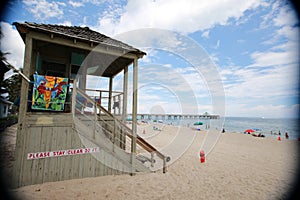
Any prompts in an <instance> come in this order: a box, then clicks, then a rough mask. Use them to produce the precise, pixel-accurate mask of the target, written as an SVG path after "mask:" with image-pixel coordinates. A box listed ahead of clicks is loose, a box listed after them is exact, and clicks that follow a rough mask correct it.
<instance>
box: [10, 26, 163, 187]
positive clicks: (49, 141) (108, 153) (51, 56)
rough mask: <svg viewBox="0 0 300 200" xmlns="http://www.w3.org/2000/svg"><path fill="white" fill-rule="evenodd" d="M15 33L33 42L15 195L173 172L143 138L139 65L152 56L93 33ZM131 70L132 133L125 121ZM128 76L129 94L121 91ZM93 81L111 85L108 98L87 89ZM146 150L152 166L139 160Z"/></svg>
mask: <svg viewBox="0 0 300 200" xmlns="http://www.w3.org/2000/svg"><path fill="white" fill-rule="evenodd" d="M14 25H15V26H16V28H17V30H18V32H19V34H20V35H21V37H22V39H23V41H24V42H25V56H24V66H23V74H24V75H25V77H28V78H27V80H26V79H23V81H22V88H21V94H20V96H21V99H20V107H19V122H18V132H17V142H16V151H15V163H14V168H13V178H12V187H21V186H25V185H31V184H38V183H44V182H50V181H60V180H68V179H75V178H84V177H95V176H102V175H112V174H123V173H129V174H135V173H137V172H147V171H148V172H150V171H153V169H159V168H163V172H165V171H166V162H167V158H166V157H165V156H164V155H163V154H162V153H160V152H159V151H157V150H156V149H155V148H154V147H153V146H152V145H150V144H149V143H147V142H146V141H145V140H144V139H142V138H141V137H139V136H138V135H137V84H138V83H137V77H138V59H140V58H142V57H143V56H144V55H145V54H146V53H145V52H143V51H140V50H138V49H136V48H134V47H132V46H130V45H127V44H125V43H123V42H120V41H118V40H115V39H112V38H110V37H107V36H105V35H103V34H100V33H98V32H95V31H92V30H91V29H89V28H87V27H74V26H73V27H68V26H62V25H49V24H36V23H28V22H25V23H16V22H15V23H14ZM131 66H132V67H133V69H132V71H133V77H132V80H133V81H132V84H133V85H132V88H133V92H132V110H131V114H132V126H131V127H130V126H127V125H126V124H125V120H126V116H127V104H128V103H127V98H128V95H129V94H128V68H129V67H131ZM120 73H123V87H122V91H113V81H114V77H115V76H116V75H118V74H120ZM91 76H94V77H101V78H104V79H108V83H109V84H108V88H107V90H100V89H97V85H94V87H93V89H90V88H87V84H86V82H87V79H88V77H91ZM99 88H100V86H99ZM139 148H140V149H141V151H139V152H145V153H148V154H143V157H146V158H149V159H148V161H149V163H148V164H147V162H145V160H141V159H138V158H139V156H138V155H137V149H139ZM145 155H147V156H145ZM156 157H157V158H158V159H156V160H155V161H156V162H155V164H154V159H155V158H156ZM146 160H147V159H146ZM154 165H156V168H155V167H154ZM157 165H161V167H157Z"/></svg>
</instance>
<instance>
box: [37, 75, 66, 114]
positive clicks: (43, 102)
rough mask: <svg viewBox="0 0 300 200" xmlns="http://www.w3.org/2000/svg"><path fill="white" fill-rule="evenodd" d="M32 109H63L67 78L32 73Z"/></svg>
mask: <svg viewBox="0 0 300 200" xmlns="http://www.w3.org/2000/svg"><path fill="white" fill-rule="evenodd" d="M33 77H34V86H33V93H32V106H31V108H32V109H36V110H49V111H63V110H64V104H65V101H66V96H67V87H68V78H61V77H54V76H41V75H36V74H34V75H33Z"/></svg>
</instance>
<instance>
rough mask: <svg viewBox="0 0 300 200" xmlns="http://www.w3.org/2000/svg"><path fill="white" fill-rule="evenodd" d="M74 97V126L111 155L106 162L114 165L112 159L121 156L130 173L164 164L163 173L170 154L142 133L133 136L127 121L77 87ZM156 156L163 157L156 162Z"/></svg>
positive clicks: (84, 137)
mask: <svg viewBox="0 0 300 200" xmlns="http://www.w3.org/2000/svg"><path fill="white" fill-rule="evenodd" d="M72 99H73V102H72V105H73V113H74V114H73V116H74V117H73V118H74V124H75V129H76V130H77V132H78V133H79V135H80V137H82V138H83V141H87V142H86V143H87V144H90V145H91V146H95V145H97V146H98V147H99V148H100V149H102V150H103V151H104V152H105V153H106V154H108V155H110V156H111V157H112V161H111V162H110V163H103V164H106V165H107V164H108V165H112V166H113V164H112V162H113V160H118V162H121V163H122V164H123V165H124V166H125V167H122V169H123V170H126V172H128V173H136V172H150V171H155V170H157V169H161V168H162V169H163V173H165V172H166V162H167V161H168V160H169V159H170V158H169V157H166V156H165V155H163V154H162V153H161V152H159V151H158V150H157V149H156V148H155V147H153V146H152V145H150V144H149V143H148V142H147V141H145V140H144V139H143V138H141V137H140V136H138V135H136V138H134V137H135V136H134V135H135V134H133V132H132V130H131V129H130V128H129V127H128V126H127V125H126V124H125V123H123V122H122V121H121V120H119V119H117V118H116V117H115V116H114V115H112V114H111V113H110V112H108V111H107V110H106V109H105V108H103V107H102V106H100V105H98V104H97V102H95V101H94V100H93V99H92V98H90V97H89V96H88V95H87V94H86V93H85V92H83V91H82V90H80V89H78V88H75V89H74V90H73V98H72ZM87 105H89V107H87ZM134 139H135V140H134ZM133 141H136V145H137V147H138V148H139V152H143V154H137V153H136V152H134V151H133V149H132V145H133V144H132V143H133ZM155 156H156V157H158V158H159V159H161V160H160V162H156V160H155ZM154 165H156V166H154ZM157 165H162V166H160V167H158V166H157ZM109 167H111V166H109ZM154 169H155V170H154Z"/></svg>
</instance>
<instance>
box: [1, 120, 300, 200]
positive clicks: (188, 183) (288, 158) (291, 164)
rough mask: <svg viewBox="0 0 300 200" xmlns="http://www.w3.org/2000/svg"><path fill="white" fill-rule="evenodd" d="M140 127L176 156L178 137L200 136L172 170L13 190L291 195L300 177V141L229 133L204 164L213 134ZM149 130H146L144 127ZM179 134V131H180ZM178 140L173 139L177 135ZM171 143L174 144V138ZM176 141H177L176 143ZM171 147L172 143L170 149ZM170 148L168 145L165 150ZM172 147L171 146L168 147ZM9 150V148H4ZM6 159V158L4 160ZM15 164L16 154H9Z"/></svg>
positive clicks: (111, 195)
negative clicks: (205, 144)
mask: <svg viewBox="0 0 300 200" xmlns="http://www.w3.org/2000/svg"><path fill="white" fill-rule="evenodd" d="M156 128H157V130H154V129H153V125H139V128H138V132H139V134H140V135H141V136H142V137H144V138H146V139H147V140H148V141H149V142H150V143H151V144H153V145H154V146H156V147H158V148H159V149H161V151H163V152H165V153H169V154H172V152H171V153H170V151H172V149H174V145H170V143H173V144H175V146H177V145H178V144H176V137H182V136H184V134H185V135H187V137H190V136H191V137H193V136H195V137H194V140H193V141H192V143H191V145H190V146H189V147H188V148H187V149H186V151H184V152H182V153H183V154H182V155H180V156H178V159H177V158H176V155H179V153H177V154H176V153H175V154H176V155H175V154H174V155H171V157H172V162H170V163H171V164H170V165H169V166H168V172H167V173H165V174H163V173H162V171H161V170H158V171H157V172H155V173H140V174H136V175H134V176H130V175H115V176H103V177H93V178H84V179H74V180H68V181H61V182H49V183H44V184H38V185H31V186H25V187H21V188H18V189H14V190H11V191H10V192H11V193H12V194H13V195H14V196H16V197H19V198H20V199H131V200H134V199H139V200H141V199H143V200H147V199H151V200H153V199H246V200H248V199H249V200H250V199H286V198H287V197H288V195H289V191H290V189H293V188H294V187H295V183H294V182H293V181H294V180H295V178H297V170H298V161H299V154H298V148H297V147H298V145H299V141H295V140H286V139H284V138H283V139H282V140H281V141H278V140H277V139H274V138H268V137H266V138H258V137H253V136H251V135H247V134H239V133H227V132H226V133H224V134H221V136H220V138H219V140H218V143H217V144H216V145H215V147H214V148H213V150H212V151H211V152H210V153H209V155H207V156H206V162H205V163H200V162H199V149H200V147H201V144H202V142H203V140H204V138H205V136H206V134H209V133H207V132H206V131H205V130H204V131H203V130H201V131H195V130H192V129H191V128H188V127H181V128H180V127H176V126H172V125H164V124H158V125H157V127H156ZM144 130H145V131H144ZM15 131H16V125H14V126H12V127H9V128H8V129H7V130H6V131H5V132H4V133H2V134H3V136H4V138H2V141H1V147H4V146H5V147H8V150H10V151H11V150H12V149H13V143H14V140H15V136H14V134H15ZM174 134H175V135H174ZM172 138H173V139H172ZM170 141H171V142H170ZM174 142H175V143H174ZM166 146H167V147H166ZM165 147H166V148H165ZM168 147H170V148H168ZM1 151H3V148H2V149H1ZM2 159H3V158H2ZM6 159H8V162H9V164H8V165H6V166H8V168H11V160H12V158H11V156H9V157H8V158H6Z"/></svg>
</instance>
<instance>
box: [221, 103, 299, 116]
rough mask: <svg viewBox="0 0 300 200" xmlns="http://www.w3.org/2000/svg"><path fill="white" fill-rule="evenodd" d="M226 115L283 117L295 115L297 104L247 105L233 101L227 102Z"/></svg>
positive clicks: (296, 113)
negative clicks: (232, 102)
mask: <svg viewBox="0 0 300 200" xmlns="http://www.w3.org/2000/svg"><path fill="white" fill-rule="evenodd" d="M226 108H227V113H226V115H227V116H239V117H251V116H253V117H266V118H285V117H297V116H298V110H299V104H294V105H291V106H288V105H272V104H264V105H255V106H251V107H249V105H248V104H243V103H240V104H239V103H235V104H228V105H227V106H226Z"/></svg>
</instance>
